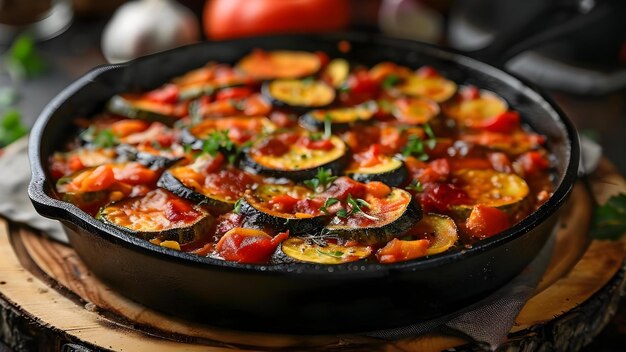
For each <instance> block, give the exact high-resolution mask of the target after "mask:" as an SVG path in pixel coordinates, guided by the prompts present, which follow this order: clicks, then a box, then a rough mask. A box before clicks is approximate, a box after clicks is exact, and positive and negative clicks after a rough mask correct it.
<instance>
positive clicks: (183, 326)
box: [0, 160, 626, 352]
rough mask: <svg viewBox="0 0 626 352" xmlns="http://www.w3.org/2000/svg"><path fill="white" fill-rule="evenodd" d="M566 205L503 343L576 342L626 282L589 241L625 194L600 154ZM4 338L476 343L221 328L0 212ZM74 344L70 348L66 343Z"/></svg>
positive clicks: (219, 343)
mask: <svg viewBox="0 0 626 352" xmlns="http://www.w3.org/2000/svg"><path fill="white" fill-rule="evenodd" d="M588 181H589V183H588V184H585V183H584V182H579V183H578V184H577V185H576V186H575V188H574V190H573V193H572V196H571V198H570V200H569V201H568V203H567V204H566V206H565V207H564V209H563V213H562V215H561V218H560V221H559V225H558V226H559V227H558V230H557V232H556V236H557V237H556V244H555V250H554V255H553V258H552V260H551V263H550V264H549V266H548V269H547V270H546V273H545V275H544V276H543V278H542V280H541V282H540V284H539V286H538V287H537V289H536V291H535V294H534V296H533V297H532V298H531V299H530V300H529V301H528V303H527V304H526V305H525V306H524V308H523V309H522V311H521V312H520V314H519V316H518V317H517V319H516V321H515V326H514V327H513V329H512V330H511V333H510V334H509V337H508V340H507V341H506V342H505V343H504V345H502V346H501V347H500V350H521V351H531V350H537V349H542V348H550V349H557V350H561V349H570V350H576V349H579V348H580V347H582V346H584V345H585V344H587V343H589V341H590V340H591V339H592V338H593V337H594V336H596V334H597V333H598V332H599V331H600V330H601V329H602V327H603V326H604V325H605V324H606V322H607V321H608V319H610V317H611V316H612V313H613V312H614V310H615V307H616V305H617V304H618V302H619V294H620V292H621V290H622V289H623V287H624V282H625V281H626V280H625V275H624V273H625V271H624V268H623V263H624V260H625V258H626V246H625V245H624V243H623V242H609V241H597V240H593V241H592V240H590V239H589V236H588V233H589V231H588V229H589V226H590V221H591V215H592V211H593V203H594V199H593V198H592V197H591V195H590V192H589V190H592V192H593V195H594V198H595V199H597V200H599V201H600V202H603V201H606V199H608V197H609V196H610V195H613V194H616V193H619V192H624V193H626V181H624V179H623V178H622V177H621V176H620V175H619V174H618V173H617V171H616V170H615V169H614V168H613V166H612V165H611V164H610V163H609V162H608V161H606V160H603V161H602V162H601V164H600V168H599V170H598V171H597V172H596V173H594V175H592V176H591V177H590V178H589V180H588ZM0 326H1V329H0V341H3V342H5V343H7V344H8V345H9V346H10V347H11V348H13V349H15V350H17V351H32V350H42V351H48V350H50V351H52V350H60V349H62V348H65V349H66V350H68V351H72V350H77V351H80V349H79V348H88V349H110V350H116V351H154V350H157V349H158V350H159V351H170V350H177V351H178V350H185V351H233V350H277V349H281V350H296V349H297V350H320V349H322V348H325V349H330V350H337V351H343V350H345V351H350V350H364V349H365V350H381V351H406V352H408V351H439V350H444V349H448V348H456V349H457V350H477V349H480V348H481V347H480V346H477V345H475V344H474V343H472V342H471V341H468V340H466V339H465V338H463V337H459V336H450V335H446V334H442V333H431V334H427V335H422V336H417V337H414V338H407V339H402V340H398V341H392V342H389V341H383V340H379V339H373V338H368V337H362V336H355V335H334V336H333V335H327V336H294V335H279V334H261V333H244V332H239V331H232V330H225V329H220V328H216V327H211V326H207V325H203V324H198V323H190V322H187V321H184V320H181V319H178V318H174V317H171V316H167V315H164V314H162V313H159V312H155V311H152V310H150V309H148V308H146V307H143V306H141V305H140V304H138V303H136V302H133V301H131V300H128V299H126V298H124V297H123V296H121V295H119V294H117V293H116V292H115V291H113V290H111V289H109V288H108V287H107V286H106V285H104V284H103V283H102V282H100V281H99V280H98V279H97V278H96V277H95V276H93V275H92V274H91V273H90V271H89V270H88V269H87V268H86V267H85V266H84V264H83V263H82V261H81V260H80V258H78V256H77V254H76V253H75V252H74V251H73V249H72V248H71V247H69V246H66V245H63V244H60V243H57V242H54V241H52V240H50V239H48V238H46V237H45V236H43V235H41V234H39V233H37V231H33V230H32V229H29V228H27V227H25V226H20V225H17V224H14V223H9V222H6V221H4V220H1V219H0ZM72 348H74V349H72Z"/></svg>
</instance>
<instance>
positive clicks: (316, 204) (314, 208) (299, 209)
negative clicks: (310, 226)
mask: <svg viewBox="0 0 626 352" xmlns="http://www.w3.org/2000/svg"><path fill="white" fill-rule="evenodd" d="M325 201H326V200H323V199H321V198H313V199H311V198H304V199H300V200H299V201H298V203H297V204H296V205H295V207H294V209H293V212H295V213H300V214H309V215H316V214H319V213H320V208H321V207H322V206H323V205H324V202H325Z"/></svg>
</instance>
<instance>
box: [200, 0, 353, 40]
mask: <svg viewBox="0 0 626 352" xmlns="http://www.w3.org/2000/svg"><path fill="white" fill-rule="evenodd" d="M349 20H350V8H349V1H348V0H298V1H285V0H211V1H207V2H206V5H205V7H204V19H203V24H204V31H205V33H206V35H207V37H209V38H213V39H226V38H236V37H245V36H253V35H260V34H273V33H294V32H324V31H336V30H341V29H345V28H346V27H347V26H348V22H349Z"/></svg>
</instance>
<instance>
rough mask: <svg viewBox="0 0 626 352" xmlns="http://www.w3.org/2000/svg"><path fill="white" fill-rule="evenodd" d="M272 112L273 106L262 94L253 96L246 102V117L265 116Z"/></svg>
mask: <svg viewBox="0 0 626 352" xmlns="http://www.w3.org/2000/svg"><path fill="white" fill-rule="evenodd" d="M271 110H272V105H271V104H270V103H269V102H268V101H267V100H265V98H263V96H262V95H261V94H253V95H251V96H250V97H248V98H247V99H246V100H245V102H244V108H243V114H244V115H246V116H265V115H267V114H269V113H270V111H271Z"/></svg>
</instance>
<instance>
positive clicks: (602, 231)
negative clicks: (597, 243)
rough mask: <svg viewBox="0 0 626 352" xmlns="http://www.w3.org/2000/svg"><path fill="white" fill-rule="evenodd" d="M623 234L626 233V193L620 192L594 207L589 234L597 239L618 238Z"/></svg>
mask: <svg viewBox="0 0 626 352" xmlns="http://www.w3.org/2000/svg"><path fill="white" fill-rule="evenodd" d="M624 234H626V194H624V193H620V194H618V195H616V196H613V197H611V198H609V200H608V201H607V202H606V203H605V204H603V205H602V206H599V207H598V208H597V209H596V211H595V213H594V217H593V227H592V229H591V235H592V236H593V237H595V238H598V239H607V240H618V239H620V237H622V236H623V235H624Z"/></svg>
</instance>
